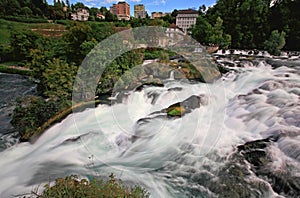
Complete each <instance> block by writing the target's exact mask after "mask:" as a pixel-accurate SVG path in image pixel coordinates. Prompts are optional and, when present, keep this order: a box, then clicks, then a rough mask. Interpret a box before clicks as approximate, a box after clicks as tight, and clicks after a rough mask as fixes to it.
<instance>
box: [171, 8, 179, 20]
mask: <svg viewBox="0 0 300 198" xmlns="http://www.w3.org/2000/svg"><path fill="white" fill-rule="evenodd" d="M178 12H179V11H178V10H177V9H175V10H173V12H172V14H171V16H172V17H175V18H176V16H177V14H178Z"/></svg>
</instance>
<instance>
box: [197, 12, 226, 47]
mask: <svg viewBox="0 0 300 198" xmlns="http://www.w3.org/2000/svg"><path fill="white" fill-rule="evenodd" d="M223 28H224V27H223V20H222V19H221V18H220V17H217V19H216V22H215V25H214V26H212V25H211V24H210V23H209V22H208V20H207V19H206V18H204V17H203V16H201V15H200V16H199V17H198V18H197V22H196V25H195V26H193V27H192V28H191V32H192V37H193V38H195V39H196V40H197V41H199V42H200V43H203V44H205V45H218V46H220V47H228V46H229V45H230V44H231V36H230V35H229V34H225V33H224V32H223Z"/></svg>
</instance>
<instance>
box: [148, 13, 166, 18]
mask: <svg viewBox="0 0 300 198" xmlns="http://www.w3.org/2000/svg"><path fill="white" fill-rule="evenodd" d="M164 16H166V13H162V12H152V13H151V18H152V19H157V18H161V17H164Z"/></svg>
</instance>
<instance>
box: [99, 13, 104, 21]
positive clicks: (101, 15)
mask: <svg viewBox="0 0 300 198" xmlns="http://www.w3.org/2000/svg"><path fill="white" fill-rule="evenodd" d="M97 18H98V19H102V20H104V19H105V15H103V14H102V13H101V12H98V13H97Z"/></svg>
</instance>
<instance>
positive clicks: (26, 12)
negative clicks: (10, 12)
mask: <svg viewBox="0 0 300 198" xmlns="http://www.w3.org/2000/svg"><path fill="white" fill-rule="evenodd" d="M21 14H23V15H24V16H25V17H26V18H28V16H30V15H32V10H31V9H30V8H28V7H23V8H22V9H21Z"/></svg>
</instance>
